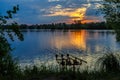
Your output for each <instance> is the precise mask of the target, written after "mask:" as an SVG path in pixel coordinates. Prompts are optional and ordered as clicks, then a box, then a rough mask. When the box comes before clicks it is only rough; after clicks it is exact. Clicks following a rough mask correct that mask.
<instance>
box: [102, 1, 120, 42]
mask: <svg viewBox="0 0 120 80" xmlns="http://www.w3.org/2000/svg"><path fill="white" fill-rule="evenodd" d="M101 10H102V12H103V14H105V15H104V17H105V19H106V22H107V24H108V26H110V27H112V28H113V29H114V30H115V32H116V34H117V35H116V39H117V41H120V0H104V3H103V6H102V8H101Z"/></svg>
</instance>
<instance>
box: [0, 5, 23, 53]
mask: <svg viewBox="0 0 120 80" xmlns="http://www.w3.org/2000/svg"><path fill="white" fill-rule="evenodd" d="M18 10H19V6H18V5H17V6H14V7H13V9H12V10H8V11H7V16H0V55H1V54H6V53H9V52H10V51H11V50H12V49H11V46H10V44H9V43H8V41H7V39H6V38H5V35H6V34H7V35H8V36H9V38H10V39H11V40H12V41H14V35H15V36H17V37H18V39H19V40H21V41H22V40H23V35H22V34H21V32H20V30H19V27H18V26H17V23H16V22H13V23H11V24H10V25H9V29H4V27H3V26H4V25H6V24H8V23H7V20H9V19H12V17H13V14H16V13H17V11H18Z"/></svg>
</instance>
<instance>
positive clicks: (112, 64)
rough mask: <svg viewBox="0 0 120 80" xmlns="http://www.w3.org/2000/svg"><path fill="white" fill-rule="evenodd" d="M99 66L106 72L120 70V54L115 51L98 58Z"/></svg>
mask: <svg viewBox="0 0 120 80" xmlns="http://www.w3.org/2000/svg"><path fill="white" fill-rule="evenodd" d="M96 66H97V68H98V67H99V68H100V70H102V71H105V72H117V71H120V60H119V55H117V54H116V55H115V54H113V53H110V54H105V55H103V56H102V57H101V58H99V59H98V60H97V64H96Z"/></svg>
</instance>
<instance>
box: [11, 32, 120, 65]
mask: <svg viewBox="0 0 120 80" xmlns="http://www.w3.org/2000/svg"><path fill="white" fill-rule="evenodd" d="M22 33H23V35H24V41H22V42H21V41H19V40H17V39H16V40H15V41H14V42H11V41H10V43H11V45H12V47H13V48H15V49H14V51H13V52H12V55H13V56H14V57H17V58H18V59H19V61H20V63H24V64H26V63H36V61H37V62H39V60H40V61H46V62H47V61H52V60H54V59H55V58H54V56H55V54H58V53H62V54H67V53H69V54H72V55H74V56H88V55H96V54H101V52H103V51H105V50H107V49H110V50H111V51H116V50H119V49H120V44H119V43H118V42H116V39H115V34H114V31H112V30H54V31H52V30H28V31H23V32H22Z"/></svg>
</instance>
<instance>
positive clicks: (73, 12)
mask: <svg viewBox="0 0 120 80" xmlns="http://www.w3.org/2000/svg"><path fill="white" fill-rule="evenodd" d="M88 6H89V5H88ZM86 11H87V7H82V8H77V9H73V8H64V9H63V8H62V6H61V5H57V6H55V7H52V8H50V9H49V12H51V13H50V14H47V15H44V16H68V17H69V19H66V20H63V21H64V22H66V23H69V24H71V23H73V22H74V20H81V23H82V24H84V23H91V22H100V20H99V19H98V18H97V17H95V16H86V15H85V14H86ZM63 21H59V22H63Z"/></svg>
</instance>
